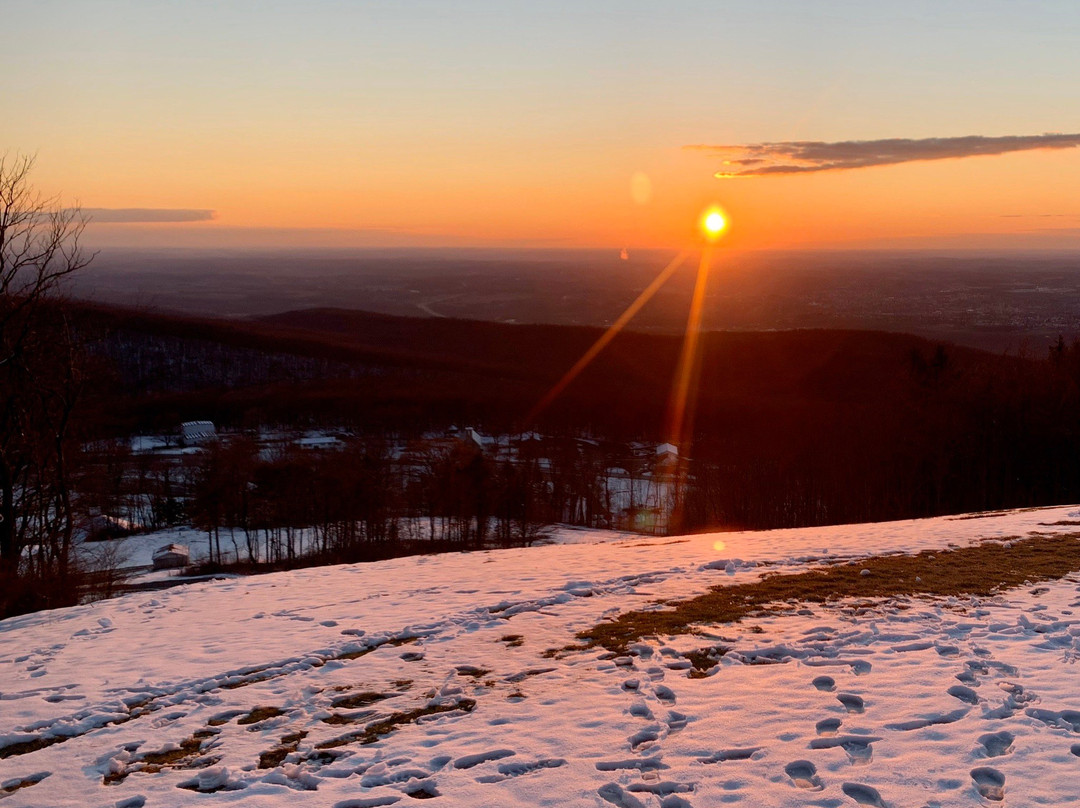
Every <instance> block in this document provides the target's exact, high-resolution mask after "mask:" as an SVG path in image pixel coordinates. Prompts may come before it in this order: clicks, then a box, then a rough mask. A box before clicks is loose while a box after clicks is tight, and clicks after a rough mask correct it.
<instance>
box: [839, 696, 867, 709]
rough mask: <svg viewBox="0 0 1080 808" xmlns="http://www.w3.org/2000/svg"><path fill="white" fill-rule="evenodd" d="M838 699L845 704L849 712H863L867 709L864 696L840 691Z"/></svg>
mask: <svg viewBox="0 0 1080 808" xmlns="http://www.w3.org/2000/svg"><path fill="white" fill-rule="evenodd" d="M836 700H837V701H838V702H840V703H841V704H843V705H844V709H845V710H847V711H848V712H849V713H862V712H863V711H864V709H865V703H864V702H863V698H862V696H856V695H855V694H854V693H838V694H837V696H836Z"/></svg>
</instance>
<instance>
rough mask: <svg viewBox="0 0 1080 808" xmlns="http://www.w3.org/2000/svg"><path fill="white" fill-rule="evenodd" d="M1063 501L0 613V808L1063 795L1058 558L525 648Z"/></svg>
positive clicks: (530, 552) (974, 530)
mask: <svg viewBox="0 0 1080 808" xmlns="http://www.w3.org/2000/svg"><path fill="white" fill-rule="evenodd" d="M1061 521H1072V522H1074V523H1075V522H1076V521H1077V514H1076V508H1075V507H1074V508H1052V509H1042V510H1034V511H1026V512H1015V513H1007V514H995V515H986V516H982V517H978V518H942V519H932V520H922V521H911V522H894V523H884V524H874V525H854V526H846V527H829V528H818V529H809V530H797V531H770V532H758V533H725V534H714V535H700V536H689V537H683V538H677V539H672V538H663V539H661V538H640V537H638V538H629V539H627V538H622V539H619V540H616V541H610V538H611V537H610V535H608V536H603V535H597V537H596V538H597V542H596V543H577V544H563V545H551V546H544V547H536V548H531V549H518V550H505V551H493V552H488V553H475V554H451V555H441V556H428V557H419V558H407V559H399V560H394V561H387V562H381V563H377V564H367V565H357V566H344V567H333V568H320V569H309V570H301V571H297V572H289V573H280V574H274V575H266V576H260V577H255V578H248V579H239V580H228V581H217V582H208V583H201V584H193V585H190V586H185V587H178V588H175V589H171V590H167V591H164V592H157V593H146V594H133V595H128V596H125V597H122V598H117V599H115V600H110V601H104V602H100V603H95V604H92V605H89V606H83V607H76V608H71V609H63V610H58V611H53V612H46V613H42V614H36V615H30V616H26V617H20V618H15V619H11V620H7V621H4V622H0V749H3V748H6V749H5V750H4V751H0V755H6V757H4V758H3V759H0V787H3V788H6V789H7V791H3V790H0V806H2V808H14V806H28V805H32V806H142V805H146V806H177V805H218V804H221V805H230V804H237V805H244V806H285V805H292V804H295V803H296V802H297V801H301V802H303V804H305V805H313V806H335V807H336V808H359V807H360V806H382V805H393V804H396V805H398V806H407V805H411V804H413V800H415V799H423V798H433V799H434V800H436V801H435V802H434V803H432V804H434V805H447V806H450V805H453V806H470V807H473V808H476V807H482V806H514V805H526V806H527V805H544V806H600V807H601V808H609V806H612V805H614V806H618V808H627V806H632V807H636V806H650V807H652V808H656V807H657V806H664V808H678V807H679V806H697V808H703V807H704V806H716V805H722V804H729V803H731V804H742V805H745V806H748V807H749V806H755V807H756V806H807V805H813V806H825V807H826V808H828V807H830V806H844V805H847V806H857V805H860V804H861V805H871V806H880V805H887V806H892V808H908V807H910V808H919V807H920V806H942V808H944V807H945V806H978V805H996V804H1005V805H1010V806H1031V805H1066V804H1072V803H1076V802H1078V801H1080V667H1078V666H1077V665H1076V664H1075V660H1076V658H1077V655H1078V651H1080V576H1070V577H1069V578H1066V579H1064V580H1061V581H1057V582H1051V583H1048V584H1040V585H1039V586H1037V587H1033V586H1027V587H1022V588H1020V589H1017V590H1013V591H1010V592H1008V593H1006V594H1004V595H1000V596H997V597H994V598H989V599H986V598H983V599H970V598H961V599H948V600H940V599H939V600H936V601H932V600H928V599H910V600H902V599H893V600H889V601H884V602H877V603H871V604H867V603H858V604H856V603H850V602H847V603H845V602H841V603H839V604H836V605H833V606H827V607H822V606H817V605H815V606H813V607H812V608H804V609H799V610H797V611H792V612H788V613H786V614H781V615H770V616H766V617H761V618H754V619H749V620H746V621H744V622H742V623H740V624H737V625H724V626H716V627H707V628H706V629H705V632H706V636H701V635H698V636H682V637H677V638H668V639H663V638H661V639H659V640H652V641H649V642H644V643H641V644H639V645H637V646H635V647H634V648H633V649H632V650H633V652H634V653H633V655H631V656H627V657H620V658H615V659H612V658H610V657H611V655H610V654H606V653H605V652H604V651H603V649H593V650H589V651H580V652H576V653H571V654H568V655H566V656H563V657H561V658H546V657H545V656H544V654H543V652H544V651H545V650H546V649H550V648H558V647H562V646H565V645H567V644H568V643H570V642H572V641H573V639H574V634H575V632H577V631H579V630H581V629H584V628H587V627H589V626H591V625H593V624H594V623H596V622H598V621H600V620H602V619H603V618H605V617H608V616H613V615H615V614H617V613H619V612H622V611H626V610H629V609H632V608H641V607H642V606H645V605H646V604H648V603H650V602H651V601H654V600H656V599H657V598H672V597H689V596H692V595H694V594H698V593H700V592H703V591H705V590H706V589H707V588H708V587H709V586H711V585H715V584H723V583H733V582H744V581H750V580H753V579H755V578H757V577H758V576H760V575H761V573H762V572H763V571H764V570H765V569H766V568H764V567H762V566H758V562H765V561H768V562H773V563H772V564H771V565H770V566H768V567H767V569H768V570H770V571H783V572H793V571H798V570H802V569H806V568H807V567H809V566H811V565H812V564H813V563H818V561H816V560H815V559H817V560H820V559H823V558H829V559H833V560H836V559H844V558H851V557H857V556H863V555H870V554H881V553H887V552H895V551H917V550H922V549H930V548H945V547H947V546H949V545H950V544H955V545H961V546H964V545H969V544H972V543H974V542H977V541H980V540H985V539H991V540H1004V539H1007V538H1008V537H1015V536H1028V535H1029V534H1031V533H1033V532H1045V533H1053V532H1070V531H1076V530H1078V528H1077V527H1075V526H1068V525H1059V526H1053V524H1052V523H1055V522H1061ZM1074 609H1075V610H1078V611H1077V612H1076V613H1075V614H1074ZM715 644H723V645H726V646H728V647H730V648H731V649H733V650H731V651H730V652H729V653H728V654H727V655H726V656H724V657H723V659H722V661H721V662H720V664H719V665H718V666H717V667H715V668H713V669H712V670H711V671H710V672H709V675H707V676H705V677H704V678H691V677H690V676H689V674H690V672H691V670H690V662H689V661H688V660H687V659H686V658H685V657H684V656H682V652H685V651H689V650H694V649H699V648H702V647H704V646H708V645H715ZM755 663H758V664H755ZM761 663H775V664H761ZM254 708H264V709H262V710H259V711H257V712H255V713H254V714H253V713H252V710H253V709H254ZM267 716H269V717H267ZM259 719H261V720H259ZM327 719H330V722H328V721H327ZM387 719H389V720H388V721H387ZM380 721H382V722H384V723H383V724H381V725H380V724H379V723H378V722H380ZM331 722H332V723H331ZM377 729H381V730H382V731H385V734H381V735H380V734H378V732H377V731H376V730H377ZM13 744H20V745H19V746H13ZM45 744H49V745H45ZM268 753H269V754H268ZM260 765H261V766H262V768H260ZM18 784H22V786H23V787H20V788H18V789H17V790H13V789H14V787H15V786H16V785H18Z"/></svg>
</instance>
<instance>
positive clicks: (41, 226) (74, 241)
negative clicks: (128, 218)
mask: <svg viewBox="0 0 1080 808" xmlns="http://www.w3.org/2000/svg"><path fill="white" fill-rule="evenodd" d="M33 167H34V159H33V158H32V157H28V156H15V157H9V156H7V155H0V589H2V590H4V591H5V596H4V597H0V615H2V614H4V613H11V612H13V611H21V610H24V609H26V608H32V607H33V606H37V605H59V601H62V600H64V599H71V598H72V597H73V595H72V594H71V589H70V581H68V573H69V571H70V569H71V565H72V563H73V557H72V546H71V545H72V534H73V528H74V520H75V516H74V513H73V495H72V487H71V481H72V474H73V469H72V458H71V454H72V434H73V415H74V413H75V410H76V407H77V404H78V401H79V399H80V396H81V393H82V391H83V390H84V388H85V385H86V382H87V380H86V379H85V378H84V377H83V374H82V371H81V368H80V366H79V362H78V355H79V353H80V351H79V346H78V345H77V344H76V340H75V339H74V336H73V332H72V329H71V328H70V326H69V323H68V322H67V317H66V315H65V314H64V312H63V310H62V308H61V307H60V306H59V305H58V302H59V294H60V285H61V283H62V281H63V280H64V278H65V277H67V276H68V275H70V274H72V273H73V272H77V271H79V270H80V269H82V268H84V267H85V266H87V265H88V264H89V263H90V261H91V260H92V259H93V255H92V254H87V253H86V252H84V251H83V250H82V249H81V248H80V246H79V240H80V237H81V236H82V233H83V230H84V228H85V226H86V219H85V218H84V217H83V216H82V214H81V213H80V211H79V210H78V208H72V207H63V206H62V205H61V204H60V201H59V200H58V199H57V198H47V197H43V196H42V195H41V194H40V193H39V192H38V191H37V190H36V189H35V188H34V186H33V184H32V183H31V181H30V175H31V172H32V170H33ZM44 584H47V585H44ZM20 604H21V605H20Z"/></svg>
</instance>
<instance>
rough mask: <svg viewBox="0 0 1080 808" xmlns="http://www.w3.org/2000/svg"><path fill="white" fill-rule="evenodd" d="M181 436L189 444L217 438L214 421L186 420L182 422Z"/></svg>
mask: <svg viewBox="0 0 1080 808" xmlns="http://www.w3.org/2000/svg"><path fill="white" fill-rule="evenodd" d="M180 438H181V440H183V442H184V443H185V444H186V445H188V446H193V445H195V444H199V443H205V442H206V441H211V440H216V439H217V428H216V427H215V426H214V422H213V421H184V423H182V424H180Z"/></svg>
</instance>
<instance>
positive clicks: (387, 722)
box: [315, 699, 476, 749]
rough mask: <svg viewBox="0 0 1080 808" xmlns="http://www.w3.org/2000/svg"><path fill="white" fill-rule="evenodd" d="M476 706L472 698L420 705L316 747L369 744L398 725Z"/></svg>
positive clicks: (470, 709)
mask: <svg viewBox="0 0 1080 808" xmlns="http://www.w3.org/2000/svg"><path fill="white" fill-rule="evenodd" d="M475 707H476V702H475V701H473V700H472V699H461V700H460V701H459V702H457V703H456V704H433V705H430V706H428V707H418V708H417V709H415V710H408V711H406V712H401V713H392V714H391V715H389V716H387V717H386V718H383V719H381V720H379V721H374V722H372V723H370V724H368V725H367V726H366V727H364V730H363V732H357V733H354V734H352V735H343V736H342V737H340V738H333V739H331V740H329V741H323V742H322V743H320V744H316V746H315V748H316V749H334V748H336V747H339V746H346V745H348V744H351V743H359V744H369V743H375V742H376V741H377V740H379V738H381V737H382V736H383V735H389V734H390V733H391V732H393V731H394V730H396V729H397V728H398V727H401V726H404V725H406V724H413V723H415V722H416V721H418V720H420V719H421V718H424V717H425V716H429V715H438V714H439V713H450V712H454V711H456V710H462V711H464V712H466V713H471V712H472V711H473V709H474V708H475Z"/></svg>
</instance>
